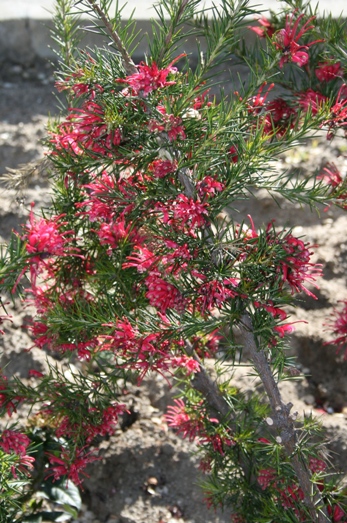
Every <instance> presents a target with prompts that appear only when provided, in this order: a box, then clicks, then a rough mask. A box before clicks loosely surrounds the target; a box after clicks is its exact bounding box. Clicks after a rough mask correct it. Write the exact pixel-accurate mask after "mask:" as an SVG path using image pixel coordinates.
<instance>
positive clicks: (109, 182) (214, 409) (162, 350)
mask: <svg viewBox="0 0 347 523" xmlns="http://www.w3.org/2000/svg"><path fill="white" fill-rule="evenodd" d="M199 5H200V2H199V1H198V0H161V1H160V2H159V3H158V4H157V5H156V7H155V9H156V16H157V19H156V21H154V22H153V34H151V37H150V38H149V40H148V49H149V51H148V54H147V55H146V56H145V57H144V60H143V62H141V63H138V64H136V63H134V62H133V60H132V58H131V56H132V54H133V52H134V50H135V46H136V44H135V42H136V38H135V36H136V30H135V22H134V21H133V20H132V19H131V20H130V21H129V22H127V24H125V25H124V24H121V16H120V14H121V11H120V10H119V9H118V7H117V8H116V12H115V13H114V14H113V15H111V14H110V13H111V11H110V6H111V2H110V1H109V0H79V1H77V0H75V1H74V0H59V1H58V2H57V17H56V19H57V21H58V22H59V24H60V25H59V24H58V28H57V32H56V33H55V39H56V41H57V42H58V43H60V44H61V56H62V60H61V62H60V70H59V72H58V73H57V82H56V87H57V89H58V91H60V92H61V93H63V94H64V93H65V94H66V99H67V103H68V107H67V110H66V112H65V113H64V114H62V116H61V119H60V120H59V121H57V122H52V123H51V125H50V127H49V130H48V138H47V146H48V153H47V162H48V163H49V165H50V170H51V178H52V205H51V207H50V208H49V209H45V210H44V212H42V213H41V212H39V211H36V210H35V208H34V207H32V208H31V210H30V214H29V217H28V221H27V223H26V224H25V225H24V226H23V229H22V231H17V232H14V233H13V237H12V239H11V241H10V243H9V245H8V246H7V247H6V248H5V249H4V251H3V255H2V258H1V273H0V274H1V281H2V286H3V289H4V290H7V291H8V293H9V295H10V296H15V295H19V296H22V298H23V299H24V300H25V301H26V302H29V303H30V304H32V305H34V306H35V308H36V311H37V312H36V315H35V317H34V318H33V319H32V322H31V325H30V331H31V335H32V339H33V342H32V343H33V345H34V346H36V347H39V348H41V349H42V350H45V351H47V352H48V353H50V354H54V353H58V354H60V355H61V357H64V358H66V359H67V360H68V361H70V360H71V358H72V357H73V358H74V361H78V360H81V361H82V362H84V363H83V365H76V366H75V367H74V369H75V370H74V371H72V370H71V371H70V372H69V375H68V376H67V375H65V374H64V372H62V371H60V370H59V369H58V368H55V367H50V370H49V372H47V373H46V374H41V373H37V372H35V373H34V374H35V379H36V383H35V387H33V386H30V385H28V384H27V383H24V382H21V381H20V380H18V379H11V378H7V377H6V373H5V370H4V371H3V373H2V375H1V378H0V379H1V381H0V407H1V409H2V412H3V414H4V416H7V417H8V418H9V422H8V427H7V428H6V429H5V430H4V432H3V433H2V435H1V438H0V447H1V457H2V459H3V462H2V468H3V470H4V471H6V474H7V475H6V478H7V479H6V481H7V483H6V484H5V486H4V485H3V484H1V485H2V489H4V491H5V490H6V489H7V490H6V492H7V491H8V489H9V488H10V483H11V481H10V479H9V478H10V477H11V476H12V482H13V481H20V480H21V479H23V477H25V475H27V476H28V478H27V481H29V482H30V478H31V477H32V478H33V481H36V484H37V483H40V482H38V481H37V477H38V474H42V478H41V479H42V480H43V481H44V480H45V478H46V479H47V478H48V479H49V481H53V482H54V481H57V482H58V481H61V480H62V479H63V480H64V481H65V480H66V478H67V479H68V480H70V481H71V482H73V483H75V484H76V485H80V484H81V483H82V481H83V475H84V474H85V468H86V466H87V465H88V464H89V463H90V462H92V461H93V460H95V459H98V457H97V455H96V453H95V451H94V450H93V451H92V450H91V446H92V445H93V449H94V448H95V439H96V438H97V437H98V438H100V437H103V436H106V435H109V434H112V433H113V432H114V429H115V427H116V426H117V422H118V418H119V416H122V414H123V413H124V412H125V411H126V410H127V408H128V407H127V405H126V404H125V403H123V401H121V399H120V397H121V394H122V392H123V391H124V389H125V388H126V386H127V383H129V382H131V383H136V384H137V385H138V386H139V387H140V386H141V382H142V381H143V379H144V377H145V376H147V375H148V374H149V373H160V374H161V375H163V376H164V377H165V379H166V380H168V382H169V383H170V384H174V383H175V380H179V383H180V388H179V390H180V396H178V397H177V399H176V400H175V402H174V405H172V406H171V407H169V409H168V412H167V414H166V421H167V424H168V425H169V426H170V427H172V428H173V429H174V430H176V431H177V432H178V433H179V434H181V435H182V436H183V437H187V438H189V439H190V440H192V441H195V442H196V444H197V445H198V447H199V449H200V451H201V469H202V470H203V471H204V472H205V473H206V481H205V483H204V488H205V491H206V499H207V501H208V504H209V505H210V506H212V507H214V506H219V505H221V506H222V507H223V508H224V509H225V510H226V511H229V513H230V517H231V520H232V521H233V522H234V523H236V522H237V523H243V522H244V523H252V522H254V523H261V522H264V523H265V522H270V521H271V522H277V523H279V522H281V523H283V522H286V521H288V522H295V521H300V522H313V521H314V522H319V523H321V522H325V521H333V522H335V523H337V522H340V521H341V522H342V521H347V514H346V512H345V509H344V508H343V507H344V501H343V493H342V491H341V489H340V488H339V485H338V483H337V480H336V479H335V478H334V476H332V475H331V472H330V471H329V470H328V463H327V462H326V461H325V459H324V453H323V452H322V439H321V436H320V434H319V427H318V424H317V423H316V422H315V420H314V419H311V418H310V417H306V418H304V419H299V418H298V417H297V413H295V412H293V411H292V405H291V404H285V403H284V402H283V400H282V398H281V395H280V392H279V389H278V382H279V381H280V380H282V379H288V375H290V366H291V362H290V361H289V360H288V358H287V356H286V349H287V347H288V343H289V341H288V335H289V334H290V333H291V332H292V331H293V329H294V325H293V323H292V322H291V321H290V310H291V307H293V306H294V300H295V297H296V295H297V294H300V293H304V294H306V295H308V296H309V297H310V298H311V299H312V300H314V299H315V294H314V293H315V287H316V286H317V279H319V278H320V277H321V274H322V267H321V266H319V265H317V264H315V263H314V262H313V261H312V254H313V252H314V246H313V245H309V244H308V243H307V242H306V241H305V238H299V237H297V236H295V234H294V233H293V231H292V230H290V229H281V228H278V227H277V226H276V223H275V222H270V223H254V221H253V219H252V216H251V209H250V212H249V215H248V216H245V217H242V216H241V217H240V216H239V215H238V213H237V212H236V205H237V203H238V202H239V201H240V200H245V199H246V200H247V198H249V196H250V194H252V193H253V192H255V193H256V191H257V189H262V190H266V191H268V192H269V193H270V194H271V195H273V196H274V197H276V195H280V196H281V197H283V198H285V199H287V200H289V201H290V202H294V203H297V202H299V203H300V204H302V205H307V206H309V207H315V206H320V205H323V206H326V205H330V204H333V203H337V204H339V205H341V206H344V205H345V203H344V202H345V198H346V195H347V192H346V187H345V185H346V183H345V180H343V178H342V176H341V175H340V174H339V173H338V171H337V169H336V168H335V166H334V165H333V164H328V165H327V166H326V168H325V169H324V172H322V173H318V174H319V175H318V176H315V177H313V178H309V179H307V178H300V177H299V176H298V177H297V178H293V175H292V174H290V173H286V172H284V173H283V172H282V173H278V171H277V170H276V169H274V167H273V166H274V163H273V160H275V159H276V157H277V156H278V155H279V154H281V153H283V152H284V151H286V150H287V149H289V148H291V147H295V145H296V144H297V143H298V142H299V141H300V140H302V139H303V138H305V137H306V136H308V135H312V133H313V132H321V133H325V134H326V135H327V139H329V140H331V139H333V137H334V135H335V134H336V133H337V132H341V131H342V132H345V125H346V122H347V87H346V85H345V83H344V74H345V72H346V67H347V55H346V51H345V48H346V47H344V44H343V42H345V43H346V34H345V32H344V31H345V29H344V28H343V24H342V22H341V21H336V20H333V19H332V18H331V17H327V18H325V19H319V20H318V19H317V18H316V16H315V13H313V12H312V10H311V7H310V6H309V5H303V4H302V3H301V2H300V1H298V2H291V1H289V0H288V1H287V2H286V6H285V8H283V11H281V12H280V13H278V14H276V15H275V14H272V15H271V17H269V18H264V17H262V16H261V11H259V10H257V9H256V8H253V7H251V6H250V4H249V2H248V0H239V1H235V2H234V1H233V0H221V1H220V5H218V6H217V5H216V6H214V7H213V8H212V9H211V10H200V8H199ZM75 8H78V9H80V10H81V11H82V12H84V13H88V14H89V15H91V16H92V17H94V19H95V25H96V27H97V28H98V30H99V31H100V32H102V33H103V34H104V35H106V37H107V39H108V43H109V45H108V46H107V48H102V49H98V48H96V49H94V50H93V51H91V50H88V52H86V51H84V50H80V49H78V48H77V46H76V42H75V40H74V38H75V36H76V26H75V25H74V24H76V23H77V22H76V20H75V18H74V16H75V15H72V14H71V11H74V10H75ZM69 11H70V14H69ZM252 17H256V18H257V19H258V21H257V22H256V23H255V24H254V23H253V24H251V23H252ZM250 25H251V27H248V26H250ZM244 31H248V32H250V31H253V32H255V33H257V35H258V36H257V37H259V39H258V40H257V42H256V43H255V45H254V46H253V47H252V48H249V47H247V46H246V45H245V44H244V42H243V39H242V34H244ZM64 34H65V37H66V39H65V40H64V39H63V36H59V35H64ZM188 35H189V36H190V37H194V36H195V38H196V39H197V42H198V43H197V45H198V48H199V49H200V47H199V42H202V44H201V45H203V47H201V49H203V51H201V60H199V62H198V63H197V64H194V66H192V65H191V57H190V56H189V54H186V52H185V49H184V41H185V38H187V36H188ZM64 42H65V43H64ZM68 44H70V45H68ZM72 44H73V45H72ZM201 49H200V50H201ZM230 57H232V61H233V63H236V64H237V63H242V64H246V65H248V66H249V74H248V79H247V82H245V83H244V84H243V85H242V88H240V87H239V88H238V91H237V92H236V88H233V87H232V86H233V81H234V79H235V76H236V73H234V77H231V78H230V86H231V87H230V89H226V86H224V91H225V92H223V91H222V89H219V87H218V76H216V67H217V66H218V70H220V69H221V68H223V64H226V63H227V62H228V61H229V60H230ZM211 88H213V89H214V93H217V95H212V94H211ZM278 88H281V90H280V91H279V89H278ZM226 91H228V92H226ZM279 92H281V93H282V94H281V96H279V95H278V94H277V95H275V94H274V93H279ZM345 316H346V312H345V311H344V313H343V316H341V317H339V319H338V322H337V323H336V329H335V330H336V333H337V334H338V335H339V338H337V340H336V342H337V343H342V342H341V339H342V338H341V336H343V341H344V340H345V336H346V327H345V324H346V320H345ZM3 319H4V321H5V320H6V318H5V317H4V318H3ZM28 349H29V347H28ZM242 353H243V356H242ZM206 358H209V359H213V361H214V362H215V369H216V373H217V375H218V374H220V375H219V378H218V379H215V376H214V375H211V374H210V373H209V372H207V370H206V368H205V364H204V361H205V359H206ZM245 358H247V362H248V364H249V365H251V366H253V372H254V373H255V374H256V375H257V376H258V377H259V378H260V380H261V382H262V384H263V389H264V391H265V396H266V397H265V399H264V395H262V394H260V393H259V394H256V393H254V394H252V395H251V396H250V395H247V394H246V393H242V392H241V391H239V390H237V389H235V387H234V386H232V385H231V382H230V379H229V378H228V377H226V376H230V373H229V374H228V375H227V374H225V373H224V372H223V369H225V368H226V367H227V368H228V369H233V367H235V366H237V365H239V362H240V361H243V362H244V361H245ZM77 369H80V370H77ZM22 405H28V406H29V407H31V408H32V409H33V410H32V414H31V415H30V427H31V429H30V431H31V432H30V431H28V434H29V432H30V433H31V434H33V433H34V434H36V436H35V438H33V439H34V444H35V445H36V447H35V448H36V451H35V453H34V454H30V450H27V449H28V445H29V438H28V436H27V435H26V434H24V433H21V432H20V428H18V427H17V428H16V427H12V426H11V423H10V422H11V419H10V418H11V414H12V413H13V412H14V411H15V410H17V409H20V408H21V407H22ZM35 426H36V429H35V430H36V432H35V430H34V429H33V427H35ZM43 445H45V449H46V450H45V452H41V454H40V456H41V458H40V460H38V459H35V456H37V455H38V450H37V449H38V448H40V449H41V450H42V446H43ZM29 449H30V447H29ZM38 461H39V463H37V462H38ZM42 464H43V465H42ZM40 467H41V468H40ZM38 469H39V472H38ZM4 477H5V476H4ZM35 478H36V479H35ZM14 499H16V496H8V498H6V503H7V504H6V503H5V502H0V507H1V503H2V504H3V513H4V514H5V513H6V510H7V511H8V513H11V514H12V516H11V517H12V519H11V520H12V521H14V520H15V519H16V517H17V516H14V514H15V508H13V506H12V505H11V501H9V500H12V502H13V500H14ZM18 499H20V496H19V498H18ZM9 507H10V508H9ZM11 507H12V508H11ZM11 510H12V512H11ZM4 517H5V516H4ZM9 517H10V516H9ZM18 517H19V518H20V517H22V516H21V515H20V516H18ZM3 520H4V521H7V519H3ZM8 520H10V519H8ZM19 520H20V519H18V521H19Z"/></svg>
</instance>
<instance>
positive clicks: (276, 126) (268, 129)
mask: <svg viewBox="0 0 347 523" xmlns="http://www.w3.org/2000/svg"><path fill="white" fill-rule="evenodd" d="M295 116H296V111H295V109H294V108H293V107H291V106H290V105H289V104H288V103H287V102H286V101H285V100H284V99H283V98H276V99H275V100H272V102H270V103H268V105H267V106H266V116H265V119H264V122H265V125H264V133H265V134H272V133H276V135H278V136H283V135H284V134H285V133H286V132H287V131H288V130H289V129H292V128H293V127H294V123H295Z"/></svg>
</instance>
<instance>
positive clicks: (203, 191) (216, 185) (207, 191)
mask: <svg viewBox="0 0 347 523" xmlns="http://www.w3.org/2000/svg"><path fill="white" fill-rule="evenodd" d="M224 188H225V185H224V183H221V182H218V181H217V180H216V179H215V178H213V177H212V176H205V178H203V179H202V180H201V181H200V182H198V183H197V184H196V189H197V191H198V194H199V196H200V198H202V199H203V198H204V197H205V196H206V197H209V196H215V194H216V193H217V192H221V191H223V190H224Z"/></svg>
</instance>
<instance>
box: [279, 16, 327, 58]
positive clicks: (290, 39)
mask: <svg viewBox="0 0 347 523" xmlns="http://www.w3.org/2000/svg"><path fill="white" fill-rule="evenodd" d="M304 16H305V15H304V14H301V15H299V16H298V18H297V19H296V20H295V21H294V20H293V18H294V14H292V15H291V17H289V16H287V17H286V23H285V27H284V29H281V30H280V31H278V33H277V34H276V36H275V42H274V43H275V46H276V48H277V49H278V50H280V51H282V57H281V59H280V63H279V66H280V67H283V65H284V64H285V63H287V62H295V63H297V64H298V66H299V67H302V66H303V65H306V64H307V62H308V53H307V50H308V48H309V47H311V45H313V44H317V43H319V42H322V41H323V40H315V41H314V42H310V43H308V44H306V45H300V44H298V40H299V39H300V38H301V37H302V35H303V34H304V33H306V32H307V31H309V30H310V29H313V27H314V26H313V25H309V24H310V22H312V20H314V19H315V17H314V16H311V17H310V18H309V19H308V20H307V22H305V23H304V24H303V25H302V26H301V29H300V30H299V24H300V22H301V20H302V19H303V18H304Z"/></svg>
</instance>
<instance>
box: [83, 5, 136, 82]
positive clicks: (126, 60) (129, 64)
mask: <svg viewBox="0 0 347 523" xmlns="http://www.w3.org/2000/svg"><path fill="white" fill-rule="evenodd" d="M87 2H88V3H89V4H90V6H91V7H92V9H93V10H94V11H95V12H96V13H97V14H98V15H99V17H100V19H101V20H102V22H103V23H104V26H105V27H106V29H107V32H108V34H109V35H110V37H111V38H112V40H113V41H114V43H115V44H116V47H117V49H118V51H119V52H120V54H121V57H122V61H123V66H124V69H125V71H126V73H127V74H128V75H131V74H134V73H137V72H138V71H137V68H136V65H135V64H134V62H133V61H132V59H131V56H130V55H129V53H128V51H127V49H126V48H125V46H124V45H123V42H122V40H121V39H120V37H119V35H118V33H117V31H116V30H115V29H114V28H113V26H112V24H111V21H110V19H109V18H108V16H107V14H106V13H104V12H103V11H102V9H100V7H99V6H98V5H97V4H96V2H95V0H87Z"/></svg>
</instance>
